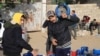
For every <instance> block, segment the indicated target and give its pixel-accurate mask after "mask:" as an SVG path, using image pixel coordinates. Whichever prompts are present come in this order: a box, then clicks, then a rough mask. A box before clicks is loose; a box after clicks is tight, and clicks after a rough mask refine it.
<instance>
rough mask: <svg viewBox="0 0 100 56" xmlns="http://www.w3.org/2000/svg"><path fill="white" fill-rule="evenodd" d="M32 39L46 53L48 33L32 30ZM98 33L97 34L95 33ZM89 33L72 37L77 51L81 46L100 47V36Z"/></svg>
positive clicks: (33, 44) (33, 45)
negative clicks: (75, 38) (75, 37)
mask: <svg viewBox="0 0 100 56" xmlns="http://www.w3.org/2000/svg"><path fill="white" fill-rule="evenodd" d="M29 35H30V37H31V39H30V42H29V43H30V44H31V46H32V47H33V48H34V49H39V53H40V54H46V52H45V48H46V47H45V46H46V39H47V35H46V33H41V32H32V33H29ZM95 35H96V34H95ZM95 35H92V36H90V35H89V32H88V33H86V35H85V36H78V37H77V40H74V39H72V50H73V51H75V50H77V49H79V48H80V47H81V46H88V47H89V49H90V50H92V49H94V48H96V49H100V44H99V43H100V36H95ZM26 52H27V50H23V53H26ZM0 56H2V51H0Z"/></svg>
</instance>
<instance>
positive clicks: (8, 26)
mask: <svg viewBox="0 0 100 56" xmlns="http://www.w3.org/2000/svg"><path fill="white" fill-rule="evenodd" d="M25 19H26V17H25V16H24V15H23V14H22V13H15V14H14V16H13V18H12V20H11V21H10V22H6V23H5V24H4V27H5V31H4V34H3V38H2V46H3V54H4V55H5V56H21V52H22V49H23V48H25V49H27V50H29V52H31V53H32V54H33V55H35V52H34V51H33V48H32V47H31V46H30V45H29V44H28V43H27V42H25V41H24V40H23V39H22V29H21V24H23V23H24V20H25Z"/></svg>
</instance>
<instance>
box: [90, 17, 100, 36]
mask: <svg viewBox="0 0 100 56" xmlns="http://www.w3.org/2000/svg"><path fill="white" fill-rule="evenodd" d="M97 27H98V24H97V21H96V19H93V21H91V23H90V26H89V29H90V34H91V35H93V30H96V28H97Z"/></svg>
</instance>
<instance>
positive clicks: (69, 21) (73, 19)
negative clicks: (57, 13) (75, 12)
mask: <svg viewBox="0 0 100 56" xmlns="http://www.w3.org/2000/svg"><path fill="white" fill-rule="evenodd" d="M79 21H80V20H79V18H78V17H74V16H70V18H69V19H66V20H64V22H65V25H67V26H71V25H74V24H76V23H78V22H79Z"/></svg>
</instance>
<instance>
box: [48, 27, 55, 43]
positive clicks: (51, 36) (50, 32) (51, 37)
mask: <svg viewBox="0 0 100 56" xmlns="http://www.w3.org/2000/svg"><path fill="white" fill-rule="evenodd" d="M48 37H49V39H50V41H51V40H52V39H53V38H54V36H53V32H52V30H50V29H48Z"/></svg>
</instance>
